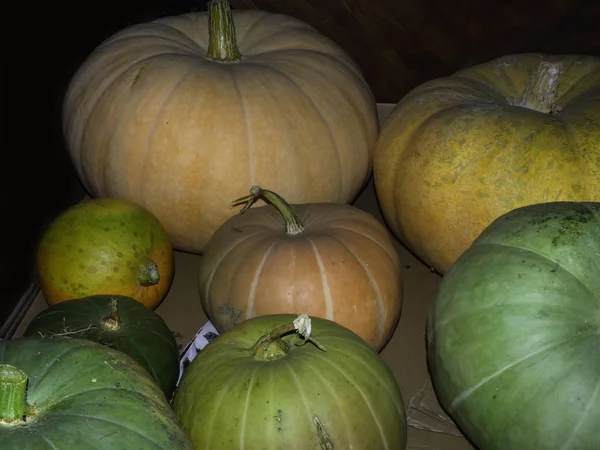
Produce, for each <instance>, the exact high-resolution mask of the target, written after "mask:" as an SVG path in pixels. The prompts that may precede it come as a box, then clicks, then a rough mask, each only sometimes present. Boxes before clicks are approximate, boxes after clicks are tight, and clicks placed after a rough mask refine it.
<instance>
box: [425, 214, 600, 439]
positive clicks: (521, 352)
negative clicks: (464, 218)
mask: <svg viewBox="0 0 600 450" xmlns="http://www.w3.org/2000/svg"><path fill="white" fill-rule="evenodd" d="M428 344H429V345H428V353H429V362H430V369H431V375H432V379H433V382H434V386H435V390H436V392H437V394H438V397H439V399H440V402H441V404H442V406H443V407H444V408H445V409H446V410H447V411H448V412H449V413H450V414H451V416H452V417H453V418H454V420H455V421H456V422H457V424H458V425H459V426H460V427H461V428H462V429H463V431H464V432H465V433H466V434H467V436H468V437H469V438H470V439H472V441H473V442H474V443H475V444H476V445H477V446H478V447H480V448H482V449H485V450H512V449H514V450H526V449H527V450H528V449H531V450H534V449H535V450H558V449H562V450H566V449H571V450H592V449H598V448H599V445H600V203H576V202H557V203H546V204H537V205H533V206H528V207H523V208H520V209H516V210H513V211H511V212H509V213H507V214H505V215H503V216H501V217H500V218H499V219H497V220H496V221H494V222H493V223H492V224H491V225H490V226H489V227H488V228H486V230H485V231H484V232H483V233H482V234H481V235H480V236H479V237H478V238H477V240H476V241H475V242H474V243H473V245H472V246H471V247H470V248H469V249H468V250H467V251H466V252H465V253H464V254H463V255H462V256H461V257H460V258H459V259H458V261H457V262H456V263H455V264H454V265H453V266H452V268H451V269H450V271H449V272H448V274H447V275H446V276H445V277H444V278H443V280H442V283H441V286H440V288H439V291H438V295H437V298H436V301H435V305H434V307H433V309H432V312H431V315H430V317H429V323H428Z"/></svg>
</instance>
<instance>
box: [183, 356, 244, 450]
mask: <svg viewBox="0 0 600 450" xmlns="http://www.w3.org/2000/svg"><path fill="white" fill-rule="evenodd" d="M223 359H224V361H225V363H226V364H229V361H227V358H223ZM214 368H215V369H216V367H214ZM243 371H244V369H243V368H241V369H238V370H237V372H236V376H232V377H231V378H230V379H229V382H228V383H227V385H225V386H223V387H221V393H220V394H221V395H219V399H218V401H216V402H215V405H214V409H213V411H214V413H213V414H212V415H211V420H210V422H209V423H207V424H206V428H205V431H204V433H206V436H205V440H206V442H209V443H210V442H211V441H212V430H213V429H214V428H215V427H214V423H215V419H216V418H217V417H219V416H220V415H222V414H223V411H221V409H222V408H223V407H225V408H227V405H223V399H224V398H225V396H226V394H227V393H228V392H229V387H230V386H231V385H232V384H234V383H235V381H236V380H237V378H238V374H239V373H240V372H243ZM213 373H215V374H218V373H219V372H218V370H214V372H213ZM201 374H202V373H201V372H198V375H201ZM209 380H212V378H209ZM204 381H205V382H206V379H205V380H204ZM189 382H190V383H191V382H192V380H189ZM195 387H196V389H197V390H198V391H199V390H200V389H199V386H195ZM225 414H227V413H226V412H225Z"/></svg>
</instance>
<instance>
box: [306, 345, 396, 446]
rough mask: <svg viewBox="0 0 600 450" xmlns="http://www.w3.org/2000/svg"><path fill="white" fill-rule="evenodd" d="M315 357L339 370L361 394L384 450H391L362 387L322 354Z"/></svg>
mask: <svg viewBox="0 0 600 450" xmlns="http://www.w3.org/2000/svg"><path fill="white" fill-rule="evenodd" d="M315 357H316V358H319V359H321V360H322V361H323V362H324V363H325V364H329V365H330V366H331V367H333V368H334V369H335V370H337V371H338V372H339V373H341V374H342V376H343V377H344V378H345V379H346V380H347V381H348V382H349V383H350V384H351V385H352V387H354V389H356V391H357V392H358V393H359V394H360V396H361V397H362V399H363V401H364V402H365V405H367V408H368V410H369V412H370V413H371V416H372V417H373V421H374V422H375V425H376V426H377V429H378V430H379V434H380V436H381V442H382V444H383V450H389V445H388V443H387V439H386V438H385V433H384V432H383V427H382V426H381V423H380V422H379V419H378V418H377V415H376V414H375V410H374V409H373V407H372V406H371V403H370V402H369V400H368V398H367V396H366V394H365V393H364V392H363V390H362V389H361V388H360V386H359V385H358V383H357V382H356V381H355V380H353V379H352V378H350V377H349V376H348V374H347V373H345V372H344V371H342V370H341V369H340V368H339V367H337V366H336V365H335V364H333V363H332V362H331V361H330V360H329V359H327V358H325V357H324V356H322V355H321V354H315Z"/></svg>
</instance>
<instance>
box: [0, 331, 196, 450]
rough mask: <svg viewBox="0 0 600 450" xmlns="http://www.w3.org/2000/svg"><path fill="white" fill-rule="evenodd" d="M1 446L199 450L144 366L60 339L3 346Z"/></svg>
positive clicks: (6, 449)
mask: <svg viewBox="0 0 600 450" xmlns="http://www.w3.org/2000/svg"><path fill="white" fill-rule="evenodd" d="M23 400H25V401H26V404H23ZM0 448H1V449H2V450H48V449H53V450H80V449H81V450H84V449H85V450H109V449H110V450H117V449H118V450H124V449H127V450H133V449H144V450H192V449H193V447H192V445H191V443H190V441H189V439H188V437H187V436H186V435H185V433H184V432H183V431H182V430H181V428H180V427H179V424H178V422H177V420H176V418H175V416H174V414H173V411H172V410H171V409H170V406H169V403H168V402H167V400H166V399H165V396H164V394H163V393H162V392H161V390H160V389H159V387H158V386H157V385H156V384H155V383H154V381H153V380H152V378H151V377H150V376H149V375H148V374H147V372H146V371H145V370H144V369H143V368H142V367H141V366H140V365H139V364H137V363H136V362H135V361H134V360H133V359H131V358H130V357H129V356H127V355H126V354H124V353H121V352H119V351H116V350H112V349H109V348H107V347H105V346H103V345H100V344H97V343H95V342H92V341H88V340H83V339H69V338H60V337H59V338H53V339H43V338H35V337H32V338H20V339H16V340H6V341H0Z"/></svg>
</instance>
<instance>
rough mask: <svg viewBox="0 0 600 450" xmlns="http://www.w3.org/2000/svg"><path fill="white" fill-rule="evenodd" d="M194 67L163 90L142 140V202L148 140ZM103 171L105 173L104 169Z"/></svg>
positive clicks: (139, 179) (140, 179)
mask: <svg viewBox="0 0 600 450" xmlns="http://www.w3.org/2000/svg"><path fill="white" fill-rule="evenodd" d="M194 68H195V67H194V66H193V65H192V66H191V67H188V69H187V70H185V71H184V72H183V73H182V74H181V76H180V77H179V78H178V79H177V81H175V82H174V83H173V86H171V87H170V88H169V89H168V90H166V91H165V95H164V97H163V98H162V99H161V101H160V103H159V106H158V107H157V108H156V115H155V116H154V119H152V125H151V126H150V128H149V132H148V133H147V135H146V141H145V142H144V149H143V150H142V165H141V167H140V170H138V171H137V174H138V177H139V178H138V198H139V199H141V200H142V202H143V203H146V198H147V196H146V195H144V194H145V184H144V183H143V179H144V172H145V168H146V162H147V161H148V152H149V148H150V142H151V140H152V137H153V136H154V134H155V133H156V131H157V128H158V126H157V124H158V119H159V117H162V115H163V111H164V109H165V106H166V105H167V104H168V103H169V101H170V100H171V99H172V98H173V94H174V93H175V91H176V90H177V88H179V86H180V85H181V83H183V81H184V80H185V78H186V77H187V76H188V75H189V74H190V73H191V72H192V71H193V70H194ZM122 122H125V121H121V123H122ZM115 135H116V133H113V134H112V138H114V136H115ZM112 138H111V140H112ZM104 173H105V174H106V171H105V172H104ZM159 220H160V218H159Z"/></svg>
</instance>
